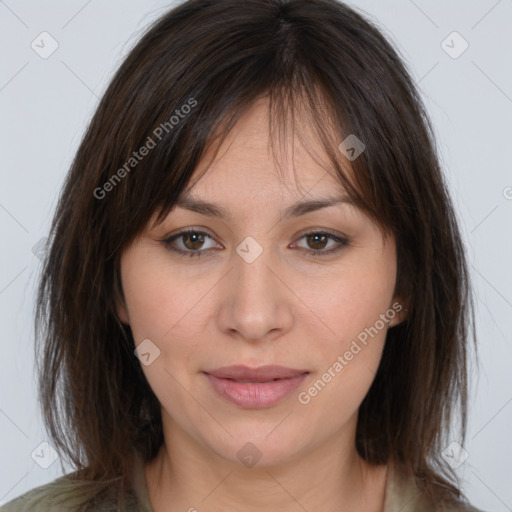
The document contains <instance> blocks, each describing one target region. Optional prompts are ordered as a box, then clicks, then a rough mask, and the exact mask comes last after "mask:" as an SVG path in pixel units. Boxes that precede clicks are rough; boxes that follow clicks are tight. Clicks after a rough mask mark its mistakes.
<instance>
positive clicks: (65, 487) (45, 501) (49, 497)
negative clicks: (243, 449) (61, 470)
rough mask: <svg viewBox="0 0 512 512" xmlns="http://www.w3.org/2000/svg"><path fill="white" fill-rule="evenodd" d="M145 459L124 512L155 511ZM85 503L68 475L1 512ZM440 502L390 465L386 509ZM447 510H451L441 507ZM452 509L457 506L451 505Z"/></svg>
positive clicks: (415, 511) (404, 510) (417, 508)
mask: <svg viewBox="0 0 512 512" xmlns="http://www.w3.org/2000/svg"><path fill="white" fill-rule="evenodd" d="M144 467H145V465H144V461H143V459H142V458H141V457H137V458H136V464H135V468H134V473H133V491H134V492H133V493H129V494H127V495H126V502H125V506H124V508H123V511H124V512H154V511H153V508H152V507H151V503H150V501H149V496H148V490H147V486H146V477H145V471H144ZM83 503H84V494H83V493H82V494H81V493H80V489H79V484H78V485H77V481H76V480H71V479H69V478H67V477H66V476H63V477H60V478H58V479H56V480H54V481H53V482H50V483H48V484H45V485H42V486H40V487H36V488H35V489H32V490H30V491H28V492H27V493H25V494H23V495H21V496H19V497H18V498H15V499H14V500H12V501H10V502H9V503H7V504H5V505H4V506H2V507H0V512H36V511H37V512H71V511H74V510H77V507H79V506H80V504H83ZM94 510H96V511H100V512H113V511H115V510H116V508H115V505H114V503H113V502H112V501H111V500H106V499H105V500H103V501H101V502H100V503H96V504H95V505H94ZM439 510H441V509H440V508H439V507H438V505H436V504H432V503H429V502H428V501H427V500H426V499H425V497H424V496H423V495H422V494H421V493H420V492H419V491H418V489H417V488H416V486H415V485H414V483H413V482H412V481H411V482H409V481H406V480H403V479H401V478H399V477H398V474H397V473H396V472H395V471H394V470H393V467H392V466H391V465H390V466H389V469H388V476H387V481H386V494H385V499H384V509H383V512H434V511H435V512H437V511H439ZM442 510H447V512H448V509H442ZM449 510H450V511H452V510H453V511H454V512H455V509H453V508H451V509H449ZM456 510H457V511H458V512H459V511H460V512H462V511H464V512H481V511H479V510H477V509H475V508H472V507H470V506H468V505H463V504H461V506H460V508H459V507H458V508H457V509H456Z"/></svg>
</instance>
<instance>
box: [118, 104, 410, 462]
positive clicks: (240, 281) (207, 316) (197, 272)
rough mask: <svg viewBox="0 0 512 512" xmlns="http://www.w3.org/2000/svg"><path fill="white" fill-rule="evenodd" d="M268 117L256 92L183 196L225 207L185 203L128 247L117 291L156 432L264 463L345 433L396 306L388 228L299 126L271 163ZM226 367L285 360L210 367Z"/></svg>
mask: <svg viewBox="0 0 512 512" xmlns="http://www.w3.org/2000/svg"><path fill="white" fill-rule="evenodd" d="M266 116H267V105H266V104H265V103H264V102H260V103H256V104H255V105H254V106H253V107H252V108H251V109H250V110H249V111H248V112H247V113H246V115H245V116H244V117H243V118H242V119H241V120H240V121H239V123H238V125H237V127H236V128H235V129H234V130H233V131H232V132H231V134H230V136H229V138H228V139H227V140H226V141H225V143H224V145H223V146H222V147H221V148H220V151H219V153H218V156H217V158H216V159H215V160H214V161H213V163H211V162H208V164H202V165H200V166H199V167H198V169H197V170H196V175H195V176H194V178H193V179H192V183H195V184H194V185H193V186H192V187H191V190H190V192H189V196H188V199H189V200H192V199H193V200H196V201H203V202H208V203H214V204H215V205H216V206H217V209H218V210H219V211H218V212H217V213H219V215H213V214H212V212H211V211H207V210H206V209H205V208H203V209H202V210H201V211H194V208H193V206H192V202H191V201H189V203H188V205H187V204H185V203H184V204H182V205H181V206H180V207H176V208H175V209H173V210H172V211H171V212H170V213H169V215H168V216H167V217H166V218H165V219H164V221H163V222H162V223H161V224H159V225H152V224H148V226H147V228H146V230H145V231H144V232H143V233H142V234H141V236H140V237H139V238H137V239H136V240H135V241H134V242H133V243H132V244H131V246H130V247H128V248H127V249H126V251H125V252H124V253H123V255H122V258H121V279H122V285H123V292H124V298H125V304H124V305H120V304H118V305H117V307H118V314H119V316H120V318H121V320H122V321H123V322H125V323H127V324H129V325H130V326H131V330H132V333H133V337H134V340H135V344H136V345H137V346H138V345H140V344H141V343H142V345H141V346H140V354H139V357H140V359H141V364H142V368H143V371H144V373H145V375H146V378H147V380H148V382H149V384H150V386H151V388H152V389H153V391H154V393H155V395H156V396H157V398H158V400H159V401H160V404H161V407H162V417H163V422H164V432H165V433H166V434H167V435H175V436H178V437H179V436H182V437H183V438H185V437H186V438H187V439H188V441H192V442H193V443H194V445H195V446H196V447H198V449H199V450H203V451H204V452H205V453H208V454H209V455H212V454H213V455H214V456H220V457H222V458H223V459H226V460H229V461H232V462H234V463H237V464H241V463H243V460H242V459H243V457H244V455H245V453H244V450H245V451H246V452H247V454H248V455H251V453H252V452H255V453H257V456H258V457H261V459H260V462H259V464H270V465H271V464H276V463H278V462H283V461H286V460H292V459H293V458H295V457H300V456H302V455H305V454H307V453H308V452H311V451H313V450H314V449H315V448H318V447H320V446H321V445H324V446H329V445H331V446H332V443H338V442H342V440H344V441H343V442H347V440H351V442H352V443H353V439H354V435H355V425H356V420H357V411H358V408H359V405H360V404H361V402H362V400H363V398H364V397H365V395H366V393H367V392H368V389H369V387H370V385H371V383H372V380H373V378H374V375H375V372H376V370H377V367H378V365H379V361H380V357H381V353H382V349H383V346H384V341H385V336H386V331H387V329H388V328H389V327H391V326H393V325H395V324H397V323H398V322H399V321H400V316H401V314H400V310H401V309H402V305H401V304H399V303H397V298H396V297H394V296H393V291H394V287H395V281H396V253H395V242H394V239H393V237H392V236H391V237H389V238H388V239H385V237H384V236H383V234H382V233H381V231H380V230H379V228H378V227H377V226H376V225H374V224H373V223H372V221H371V220H370V219H369V218H368V217H367V216H366V215H365V214H364V213H363V212H362V211H360V210H358V209H357V208H356V207H355V206H353V205H351V204H350V202H348V198H347V196H346V194H345V193H344V191H343V190H342V188H341V186H340V184H339V182H338V181H337V180H336V179H335V178H334V177H333V176H332V175H331V174H329V173H328V172H326V170H325V168H326V164H325V163H323V164H322V165H321V162H320V163H319V161H318V158H315V159H313V158H312V157H311V156H310V154H309V152H308V151H306V150H305V149H304V147H302V146H301V144H300V143H298V142H297V140H295V144H294V147H293V160H292V158H291V153H290V154H289V155H288V158H286V159H285V160H284V159H281V160H280V161H281V162H288V163H289V164H290V165H281V167H280V168H279V170H278V169H277V167H276V162H275V159H274V158H273V156H272V153H271V152H270V151H269V149H268V148H269V146H268V128H267V127H268V121H267V117H266ZM290 137H291V135H290ZM313 140H314V138H313V137H311V141H313ZM311 144H312V145H313V148H314V149H315V151H316V154H320V155H321V150H320V145H319V143H318V145H315V144H316V143H314V142H311ZM287 147H288V148H290V147H291V146H290V145H287ZM286 151H288V150H286ZM290 151H291V150H290ZM205 162H206V160H205ZM292 162H293V166H294V168H292V167H291V163H292ZM347 164H348V161H347ZM205 171H206V172H205ZM199 176H200V179H197V178H199ZM196 179H197V182H196ZM344 197H345V200H342V201H340V202H334V203H333V204H331V205H330V206H326V205H324V206H323V207H321V208H318V207H317V208H310V209H307V208H301V209H295V210H293V209H292V208H293V207H294V205H297V203H303V202H310V201H314V202H318V201H325V200H327V199H338V198H342V199H343V198H344ZM317 206H318V205H317ZM189 208H190V209H189ZM195 210H198V209H197V208H195ZM184 230H189V231H190V232H189V233H186V232H185V233H183V231H184ZM232 365H244V366H245V367H248V368H249V369H258V368H259V367H262V366H266V365H279V366H282V367H285V370H283V371H284V372H285V373H278V371H277V370H276V369H270V370H269V373H265V372H264V371H261V372H260V373H258V372H256V374H251V375H246V374H243V373H242V374H221V373H219V372H216V370H218V369H220V368H223V367H229V366H232ZM278 377H279V380H272V379H273V378H278ZM270 381H271V382H270ZM249 442H250V443H252V444H253V445H254V446H255V447H256V448H254V447H250V446H249V445H247V444H246V443H249ZM249 452H251V453H249Z"/></svg>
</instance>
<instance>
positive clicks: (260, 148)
mask: <svg viewBox="0 0 512 512" xmlns="http://www.w3.org/2000/svg"><path fill="white" fill-rule="evenodd" d="M303 121H304V122H303ZM347 162H348V161H347ZM345 165H346V166H347V168H346V172H347V173H350V172H351V170H350V168H349V167H348V164H345ZM313 192H316V193H320V194H322V193H326V192H340V193H342V192H343V188H342V186H341V184H340V181H339V178H337V177H336V174H335V173H334V171H333V170H332V165H331V163H330V161H329V159H328V157H327V155H326V153H325V149H324V148H323V145H322V144H321V141H320V140H319V137H318V134H316V133H315V131H314V129H313V128H312V126H311V125H310V124H308V123H307V119H306V116H304V115H303V114H301V113H300V112H294V118H293V119H292V118H291V117H290V118H286V119H280V120H279V123H275V122H274V123H272V124H271V123H270V122H269V106H268V101H267V100H266V99H260V100H258V101H257V102H255V103H254V104H252V105H251V106H250V107H249V108H248V109H247V110H246V111H245V112H244V115H243V116H242V117H241V118H240V119H239V120H238V121H237V123H236V124H235V126H234V127H233V128H232V130H231V131H230V132H229V133H228V135H227V137H226V139H225V140H224V141H223V143H222V144H221V145H220V146H219V147H212V148H210V149H209V150H208V151H207V152H206V153H205V155H204V157H203V158H202V159H201V162H200V163H199V165H198V166H197V168H196V170H195V172H194V174H193V176H192V178H191V180H190V183H189V186H188V188H187V189H186V191H185V193H187V194H191V195H193V196H194V197H210V198H211V197H212V196H216V197H218V196H222V197H226V198H229V197H233V195H235V196H237V197H250V198H252V197H257V196H264V197H267V198H268V197H273V198H276V196H279V197H283V198H284V197H285V196H286V197H296V198H298V197H302V196H304V195H307V194H309V193H313Z"/></svg>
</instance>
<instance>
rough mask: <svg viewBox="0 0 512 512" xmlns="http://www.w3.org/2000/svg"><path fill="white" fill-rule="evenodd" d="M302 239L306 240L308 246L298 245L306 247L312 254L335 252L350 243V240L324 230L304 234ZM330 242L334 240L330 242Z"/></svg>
mask: <svg viewBox="0 0 512 512" xmlns="http://www.w3.org/2000/svg"><path fill="white" fill-rule="evenodd" d="M301 239H305V240H306V247H303V246H300V245H298V244H297V247H299V248H301V249H304V250H305V252H306V253H307V254H310V255H311V256H314V257H316V256H327V255H330V254H333V253H335V252H337V251H339V250H340V249H342V248H343V247H346V246H348V245H349V240H348V239H347V238H343V237H340V236H337V235H335V234H333V233H328V232H323V231H311V232H310V233H305V234H304V235H302V237H301ZM329 242H333V243H331V244H329Z"/></svg>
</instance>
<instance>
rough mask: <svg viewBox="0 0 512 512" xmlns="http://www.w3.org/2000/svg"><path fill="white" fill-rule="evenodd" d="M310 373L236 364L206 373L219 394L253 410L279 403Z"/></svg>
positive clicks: (280, 367)
mask: <svg viewBox="0 0 512 512" xmlns="http://www.w3.org/2000/svg"><path fill="white" fill-rule="evenodd" d="M308 373H309V372H308V371H307V370H296V369H294V368H286V367H284V366H275V365H272V366H260V367H259V368H249V367H247V366H242V365H237V366H228V367H224V368H218V369H217V370H212V371H208V372H204V374H205V375H206V377H207V379H208V381H209V382H210V384H211V385H212V387H213V389H214V390H215V391H216V392H217V393H218V394H219V395H221V396H222V397H224V398H226V399H227V400H229V401H230V402H232V403H234V404H236V405H238V406H240V407H247V408H250V409H258V408H263V407H270V406H272V405H274V404H276V403H277V402H279V401H280V400H281V399H283V398H284V397H285V396H287V395H289V394H290V393H291V392H292V391H293V390H294V389H296V388H297V387H298V386H299V385H300V384H301V383H302V382H303V380H304V379H305V378H306V376H307V374H308Z"/></svg>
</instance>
